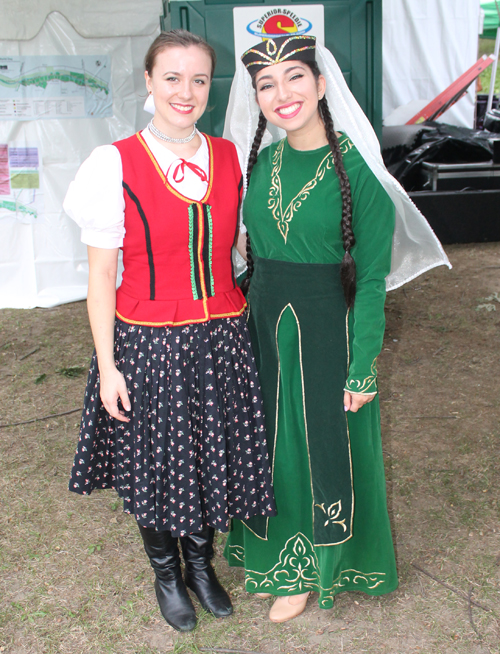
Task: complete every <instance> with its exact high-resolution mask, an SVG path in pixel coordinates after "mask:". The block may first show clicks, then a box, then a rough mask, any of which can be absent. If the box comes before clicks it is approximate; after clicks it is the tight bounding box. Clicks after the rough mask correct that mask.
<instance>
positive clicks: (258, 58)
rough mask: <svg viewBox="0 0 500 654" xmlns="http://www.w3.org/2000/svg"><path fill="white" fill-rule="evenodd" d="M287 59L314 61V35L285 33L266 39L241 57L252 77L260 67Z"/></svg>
mask: <svg viewBox="0 0 500 654" xmlns="http://www.w3.org/2000/svg"><path fill="white" fill-rule="evenodd" d="M287 59H298V60H299V61H315V59H316V37H315V36H288V35H287V36H278V37H276V38H273V39H266V40H265V41H262V42H261V43H258V44H257V45H254V46H253V47H252V48H250V49H249V50H247V51H246V52H245V53H244V54H243V55H242V57H241V61H242V62H243V63H244V64H245V66H246V68H247V70H248V72H249V73H250V75H251V76H252V77H254V76H255V75H256V74H257V73H258V72H259V70H262V68H265V67H266V66H274V65H275V64H280V63H281V62H282V61H286V60H287Z"/></svg>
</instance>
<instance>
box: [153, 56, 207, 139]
mask: <svg viewBox="0 0 500 654" xmlns="http://www.w3.org/2000/svg"><path fill="white" fill-rule="evenodd" d="M144 75H145V78H146V87H147V89H148V91H149V92H152V93H153V99H154V103H155V115H154V124H155V125H156V127H157V128H158V129H159V130H160V131H162V132H164V133H165V134H167V135H168V136H172V137H174V138H182V137H184V136H186V135H188V134H189V133H190V132H191V131H192V130H193V126H194V124H195V122H196V121H197V120H198V119H199V118H200V117H201V116H202V114H203V112H204V111H205V107H206V106H207V102H208V93H209V91H210V80H211V76H212V62H211V59H210V57H209V55H208V54H207V52H205V50H203V49H202V48H200V47H198V46H195V45H193V46H189V47H187V48H184V47H169V48H166V49H165V50H162V51H161V52H159V53H158V54H157V55H156V57H155V62H154V66H153V69H152V71H151V75H149V73H148V72H147V71H146V72H145V73H144Z"/></svg>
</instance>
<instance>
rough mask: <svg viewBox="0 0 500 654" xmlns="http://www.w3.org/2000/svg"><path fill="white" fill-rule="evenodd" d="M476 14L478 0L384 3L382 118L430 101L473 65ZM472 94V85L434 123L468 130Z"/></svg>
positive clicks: (411, 0) (428, 0)
mask: <svg viewBox="0 0 500 654" xmlns="http://www.w3.org/2000/svg"><path fill="white" fill-rule="evenodd" d="M479 12H480V5H479V0H384V2H383V79H384V82H383V117H384V118H386V117H387V116H389V115H390V114H391V113H392V112H393V111H394V110H395V109H396V108H397V107H399V106H401V105H405V104H407V103H409V102H410V101H412V100H428V101H430V100H432V99H433V98H435V97H436V96H437V95H438V94H439V93H441V92H442V91H444V90H445V88H446V87H447V86H449V85H450V84H451V83H452V82H453V81H454V80H455V79H456V78H457V77H459V76H460V75H461V74H462V73H464V72H465V71H466V70H467V69H468V68H470V67H471V66H472V64H474V63H475V62H476V61H477V48H478V33H479ZM474 93H475V88H474V84H472V86H471V88H470V89H469V92H468V94H467V95H466V96H465V97H464V98H463V99H462V100H460V101H459V102H457V103H456V104H455V105H454V106H453V107H452V108H451V109H449V110H448V111H447V112H446V113H445V114H443V116H442V117H441V118H440V120H441V121H443V122H446V123H451V124H453V125H463V126H465V127H472V126H473V122H474ZM425 104H426V103H424V106H425Z"/></svg>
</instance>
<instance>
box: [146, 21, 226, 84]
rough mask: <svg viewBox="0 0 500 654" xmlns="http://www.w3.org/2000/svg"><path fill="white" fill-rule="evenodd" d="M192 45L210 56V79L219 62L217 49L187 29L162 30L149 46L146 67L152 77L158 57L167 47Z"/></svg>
mask: <svg viewBox="0 0 500 654" xmlns="http://www.w3.org/2000/svg"><path fill="white" fill-rule="evenodd" d="M192 45H194V46H196V47H198V48H201V49H202V50H204V51H205V52H206V54H207V55H208V56H209V57H210V61H211V62H212V71H211V74H210V79H212V78H213V76H214V71H215V64H216V63H217V56H216V54H215V50H214V49H213V48H212V46H211V45H209V44H208V43H207V42H206V41H205V39H202V38H201V36H198V35H197V34H192V33H191V32H188V31H187V30H171V31H170V32H162V33H161V34H160V35H159V36H157V37H156V39H155V40H154V41H153V43H151V45H150V46H149V49H148V51H147V52H146V56H145V58H144V68H145V70H146V71H147V73H148V75H149V76H150V77H151V75H152V73H153V68H154V65H155V61H156V57H157V55H159V54H160V52H163V50H166V49H167V48H178V47H181V48H189V47H191V46H192Z"/></svg>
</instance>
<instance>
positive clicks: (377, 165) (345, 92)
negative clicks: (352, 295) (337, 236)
mask: <svg viewBox="0 0 500 654" xmlns="http://www.w3.org/2000/svg"><path fill="white" fill-rule="evenodd" d="M316 60H317V63H318V66H319V69H320V71H321V73H322V74H323V75H324V76H325V78H326V98H327V100H328V106H329V108H330V112H331V114H332V118H333V123H334V126H335V129H336V130H338V131H342V132H345V133H346V134H347V135H348V136H349V138H350V139H351V141H352V142H353V143H354V145H355V146H356V148H357V149H358V151H359V152H360V154H361V155H362V157H363V158H364V160H365V161H366V163H367V164H368V166H369V167H370V168H371V170H372V171H373V173H374V174H375V175H376V176H377V178H378V179H379V181H380V183H381V184H382V186H383V187H384V188H385V190H386V191H387V193H388V195H389V196H390V198H391V199H392V201H393V202H394V205H395V207H396V229H395V231H394V239H393V244H392V266H391V272H390V274H389V275H388V277H387V279H386V286H387V290H388V291H391V290H394V289H395V288H398V287H399V286H402V285H403V284H405V283H406V282H409V281H411V280H412V279H414V278H415V277H417V276H418V275H421V274H422V273H424V272H426V271H427V270H430V269H431V268H435V267H436V266H442V265H445V266H448V267H449V268H451V264H450V262H449V261H448V257H447V256H446V254H445V252H444V250H443V248H442V246H441V243H440V242H439V241H438V239H437V238H436V235H435V234H434V232H433V231H432V229H431V227H430V226H429V223H428V222H427V220H426V219H425V218H424V216H423V215H422V214H421V213H420V211H419V210H418V209H417V207H416V206H415V205H414V204H413V202H412V201H411V200H410V198H409V197H408V194H407V193H406V191H405V190H404V189H403V187H402V186H401V184H399V182H397V181H396V180H395V179H394V177H393V176H392V175H391V174H390V173H389V172H388V171H387V169H386V167H385V165H384V163H383V160H382V155H381V153H380V145H379V142H378V139H377V137H376V135H375V132H374V130H373V127H372V126H371V124H370V122H369V120H368V118H367V117H366V116H365V114H364V113H363V111H362V109H361V107H360V106H359V104H358V103H357V102H356V100H355V99H354V96H353V95H352V93H351V91H350V90H349V87H348V86H347V83H346V81H345V79H344V76H343V75H342V71H341V70H340V68H339V65H338V64H337V62H336V61H335V59H334V57H333V55H332V53H331V52H330V51H329V50H327V49H326V48H325V47H324V46H322V45H321V44H320V43H318V42H316ZM258 118H259V108H258V105H257V102H256V101H255V91H254V89H253V88H252V81H251V77H250V75H249V73H248V71H247V70H246V68H245V66H244V64H243V62H241V61H240V60H239V61H238V62H237V65H236V74H235V76H234V79H233V83H232V86H231V93H230V96H229V104H228V107H227V111H226V122H225V125H224V138H226V139H229V140H230V141H232V142H233V143H234V144H235V145H236V149H237V151H238V156H239V158H240V163H241V168H242V170H243V179H244V182H245V190H246V165H247V161H248V155H249V153H250V148H251V147H252V142H253V138H254V135H255V131H256V129H257V123H258ZM284 136H285V132H284V131H283V130H280V129H278V128H277V127H275V126H274V125H271V124H270V123H268V129H267V130H266V132H265V134H264V137H263V139H262V145H261V148H264V147H266V146H267V145H269V144H270V143H272V142H273V141H277V140H279V139H281V138H283V137H284Z"/></svg>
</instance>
